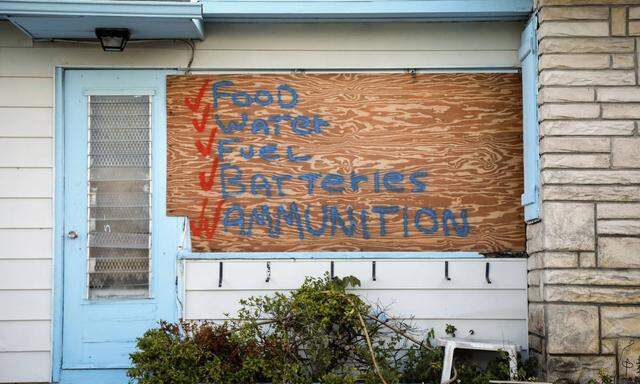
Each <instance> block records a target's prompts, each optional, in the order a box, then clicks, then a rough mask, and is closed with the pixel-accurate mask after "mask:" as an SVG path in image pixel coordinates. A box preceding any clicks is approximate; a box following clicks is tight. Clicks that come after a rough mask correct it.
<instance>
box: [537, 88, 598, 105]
mask: <svg viewBox="0 0 640 384" xmlns="http://www.w3.org/2000/svg"><path fill="white" fill-rule="evenodd" d="M594 100H595V90H594V89H593V88H573V87H569V88H565V87H553V88H551V87H544V88H542V89H541V90H540V92H539V93H538V103H566V102H576V101H583V102H589V101H594Z"/></svg>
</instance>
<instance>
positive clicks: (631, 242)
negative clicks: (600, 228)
mask: <svg viewBox="0 0 640 384" xmlns="http://www.w3.org/2000/svg"><path fill="white" fill-rule="evenodd" d="M598 265H599V266H600V267H601V268H640V238H637V237H599V238H598Z"/></svg>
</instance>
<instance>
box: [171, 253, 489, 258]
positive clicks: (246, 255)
mask: <svg viewBox="0 0 640 384" xmlns="http://www.w3.org/2000/svg"><path fill="white" fill-rule="evenodd" d="M179 257H180V258H181V259H183V260H248V259H251V260H276V259H293V260H296V259H305V260H316V259H347V260H358V259H481V258H483V257H484V256H482V255H481V254H479V253H477V252H220V253H208V252H207V253H197V252H184V253H182V254H181V255H180V256H179Z"/></svg>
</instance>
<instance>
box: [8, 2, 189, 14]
mask: <svg viewBox="0 0 640 384" xmlns="http://www.w3.org/2000/svg"><path fill="white" fill-rule="evenodd" d="M2 14H5V15H9V16H100V17H145V18H172V19H177V18H187V19H202V6H201V4H200V3H192V2H179V1H115V0H101V1H86V0H85V1H82V0H57V1H51V0H27V1H23V0H7V1H2V2H0V15H2Z"/></svg>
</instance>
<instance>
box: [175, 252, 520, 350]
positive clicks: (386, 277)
mask: <svg viewBox="0 0 640 384" xmlns="http://www.w3.org/2000/svg"><path fill="white" fill-rule="evenodd" d="M487 262H489V263H490V280H491V284H489V283H487V281H486V277H485V266H486V263H487ZM270 265H271V278H270V281H269V282H266V281H265V280H266V276H267V269H266V261H231V260H229V261H223V279H222V286H221V287H219V286H218V284H219V281H218V277H219V266H220V263H219V262H218V261H212V260H206V261H205V260H192V261H186V262H185V268H184V276H183V279H184V282H185V283H184V284H185V290H186V292H185V297H184V316H185V318H187V319H196V320H203V319H208V320H223V319H225V318H226V315H225V314H229V315H230V316H231V317H233V314H234V313H235V312H236V311H237V310H238V308H239V307H240V305H239V303H238V301H239V300H240V299H243V298H247V297H250V296H254V295H264V294H267V295H268V294H273V293H274V292H286V291H288V290H291V289H294V288H296V287H298V286H299V285H300V284H301V283H302V282H303V281H304V279H305V276H316V277H318V276H322V275H323V274H324V273H325V272H328V271H329V270H330V261H304V260H298V261H287V260H278V261H271V262H270ZM334 273H335V275H336V276H347V275H353V276H355V277H357V278H358V279H359V280H360V281H361V283H362V285H361V287H360V288H358V289H356V290H355V291H356V292H357V293H359V294H360V295H361V296H362V297H363V298H364V299H365V300H367V301H368V302H370V303H372V304H379V305H380V306H381V307H383V308H385V309H386V310H388V312H389V314H390V315H392V316H394V317H398V318H405V319H408V318H413V321H414V322H415V324H416V326H418V327H419V328H422V329H425V330H426V329H430V328H434V329H435V331H436V333H437V334H438V335H443V334H444V329H445V324H447V323H450V324H453V325H455V326H456V327H457V328H458V329H459V330H460V331H459V333H458V335H459V336H467V335H469V330H471V329H473V331H474V334H473V335H472V336H470V337H472V338H477V339H498V340H508V341H513V342H516V343H518V344H520V345H522V346H523V347H524V348H527V332H528V331H527V293H526V290H527V282H526V274H527V267H526V260H524V259H506V260H505V259H487V260H450V261H449V277H450V278H451V280H446V279H445V274H444V261H443V260H423V261H415V260H377V261H376V281H373V277H372V264H371V261H344V260H336V261H334Z"/></svg>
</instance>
